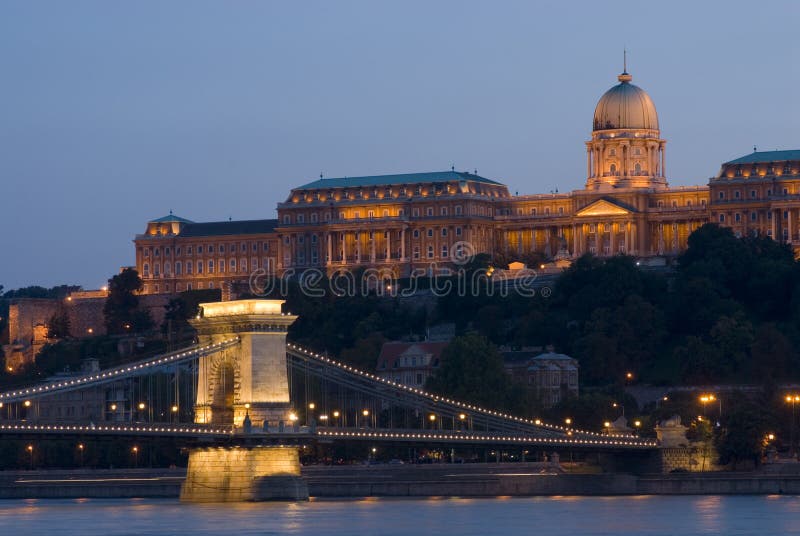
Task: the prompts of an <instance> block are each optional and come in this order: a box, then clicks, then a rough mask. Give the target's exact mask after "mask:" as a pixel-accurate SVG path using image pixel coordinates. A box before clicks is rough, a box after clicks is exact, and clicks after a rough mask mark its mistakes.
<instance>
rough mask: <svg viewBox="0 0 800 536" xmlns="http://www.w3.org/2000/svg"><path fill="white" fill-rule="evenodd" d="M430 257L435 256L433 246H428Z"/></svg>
mask: <svg viewBox="0 0 800 536" xmlns="http://www.w3.org/2000/svg"><path fill="white" fill-rule="evenodd" d="M428 258H429V259H432V258H433V246H428Z"/></svg>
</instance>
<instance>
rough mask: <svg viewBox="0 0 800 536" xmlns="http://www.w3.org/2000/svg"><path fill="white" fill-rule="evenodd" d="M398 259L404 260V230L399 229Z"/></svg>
mask: <svg viewBox="0 0 800 536" xmlns="http://www.w3.org/2000/svg"><path fill="white" fill-rule="evenodd" d="M400 259H401V260H406V228H405V227H403V228H402V229H400Z"/></svg>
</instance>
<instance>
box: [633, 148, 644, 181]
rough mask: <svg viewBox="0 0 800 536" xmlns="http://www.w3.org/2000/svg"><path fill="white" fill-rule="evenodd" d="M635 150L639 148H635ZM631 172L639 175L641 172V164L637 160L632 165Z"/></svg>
mask: <svg viewBox="0 0 800 536" xmlns="http://www.w3.org/2000/svg"><path fill="white" fill-rule="evenodd" d="M636 150H637V151H638V150H639V149H636ZM633 174H634V175H641V174H642V165H641V164H640V163H639V162H636V165H635V166H633Z"/></svg>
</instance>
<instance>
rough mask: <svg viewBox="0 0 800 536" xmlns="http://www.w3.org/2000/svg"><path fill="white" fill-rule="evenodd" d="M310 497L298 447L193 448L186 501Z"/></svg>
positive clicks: (183, 498)
mask: <svg viewBox="0 0 800 536" xmlns="http://www.w3.org/2000/svg"><path fill="white" fill-rule="evenodd" d="M281 500H284V501H298V500H308V486H307V485H306V482H305V480H303V479H302V477H301V476H300V457H299V452H298V449H297V447H289V446H286V447H273V446H248V447H227V446H226V447H202V448H194V449H192V450H191V451H190V452H189V468H188V469H187V472H186V480H185V481H184V484H183V486H182V487H181V501H184V502H244V501H281Z"/></svg>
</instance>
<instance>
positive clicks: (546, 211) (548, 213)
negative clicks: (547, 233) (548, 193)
mask: <svg viewBox="0 0 800 536" xmlns="http://www.w3.org/2000/svg"><path fill="white" fill-rule="evenodd" d="M544 215H545V216H549V215H550V207H547V208H545V209H544Z"/></svg>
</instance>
